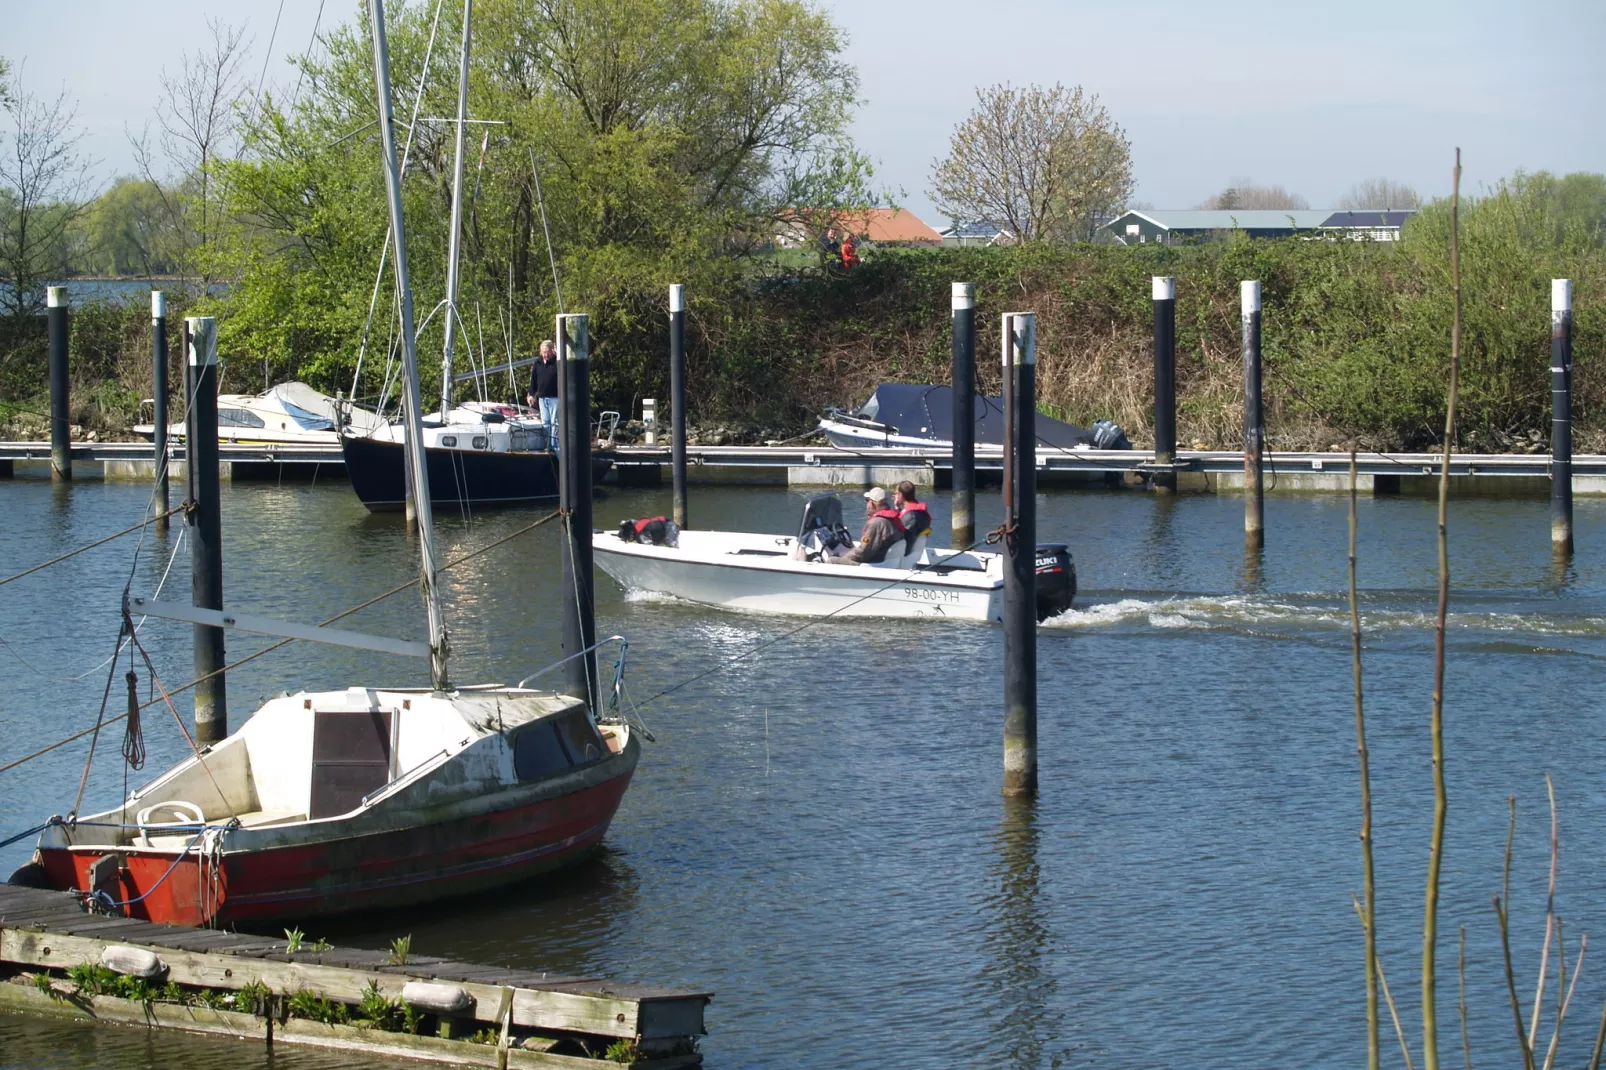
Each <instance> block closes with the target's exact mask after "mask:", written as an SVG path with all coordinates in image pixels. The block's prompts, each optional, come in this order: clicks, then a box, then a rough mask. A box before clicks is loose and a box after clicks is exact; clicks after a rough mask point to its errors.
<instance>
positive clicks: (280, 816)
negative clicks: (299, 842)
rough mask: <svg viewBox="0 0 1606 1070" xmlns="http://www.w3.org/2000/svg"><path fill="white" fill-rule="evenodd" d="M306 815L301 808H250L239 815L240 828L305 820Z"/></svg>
mask: <svg viewBox="0 0 1606 1070" xmlns="http://www.w3.org/2000/svg"><path fill="white" fill-rule="evenodd" d="M306 819H307V815H306V813H305V811H302V810H252V811H251V812H250V813H248V814H241V815H240V827H241V828H248V829H254V828H262V827H263V826H264V825H283V824H288V823H289V822H292V821H305V820H306Z"/></svg>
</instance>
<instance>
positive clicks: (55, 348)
mask: <svg viewBox="0 0 1606 1070" xmlns="http://www.w3.org/2000/svg"><path fill="white" fill-rule="evenodd" d="M45 323H46V328H47V329H48V331H49V334H50V478H51V480H52V481H53V482H56V483H69V482H71V481H72V400H71V398H70V397H69V396H68V386H67V329H68V328H67V287H65V286H50V287H47V288H46V290H45Z"/></svg>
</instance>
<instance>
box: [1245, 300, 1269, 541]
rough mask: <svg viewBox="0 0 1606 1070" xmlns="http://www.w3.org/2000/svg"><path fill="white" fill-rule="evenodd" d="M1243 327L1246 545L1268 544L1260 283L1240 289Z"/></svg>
mask: <svg viewBox="0 0 1606 1070" xmlns="http://www.w3.org/2000/svg"><path fill="white" fill-rule="evenodd" d="M1239 289H1240V291H1241V296H1242V304H1243V327H1244V546H1245V548H1246V549H1250V550H1260V549H1264V548H1265V545H1266V481H1265V471H1264V467H1263V459H1262V456H1261V454H1262V453H1263V451H1264V450H1265V448H1266V413H1265V410H1264V408H1263V407H1262V404H1261V398H1260V283H1259V282H1251V281H1247V280H1246V281H1245V282H1243V283H1242V284H1241V285H1240V287H1239Z"/></svg>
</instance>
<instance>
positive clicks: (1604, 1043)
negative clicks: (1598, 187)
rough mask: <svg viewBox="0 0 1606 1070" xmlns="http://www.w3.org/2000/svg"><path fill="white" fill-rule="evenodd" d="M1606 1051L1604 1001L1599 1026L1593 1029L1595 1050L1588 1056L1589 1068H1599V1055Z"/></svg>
mask: <svg viewBox="0 0 1606 1070" xmlns="http://www.w3.org/2000/svg"><path fill="white" fill-rule="evenodd" d="M1602 1051H1606V1003H1603V1004H1601V1008H1600V1028H1599V1029H1597V1030H1596V1031H1595V1051H1594V1053H1593V1054H1591V1055H1590V1057H1589V1070H1600V1057H1601V1053H1602Z"/></svg>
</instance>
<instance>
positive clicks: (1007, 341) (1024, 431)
mask: <svg viewBox="0 0 1606 1070" xmlns="http://www.w3.org/2000/svg"><path fill="white" fill-rule="evenodd" d="M1036 371H1037V316H1036V315H1035V314H1034V313H1031V312H1016V313H1012V314H1010V315H1006V316H1005V317H1004V377H1005V381H1006V382H1012V383H1013V389H1012V390H1011V392H1010V393H1011V394H1012V400H1013V402H1014V405H1013V410H1012V411H1013V415H1014V420H1013V424H1014V427H1013V428H1012V430H1013V432H1014V434H1013V435H1012V436H1011V438H1010V440H1009V441H1007V442H1006V443H1005V447H1004V448H1005V453H1006V455H1008V454H1013V462H1012V463H1011V465H1010V474H1009V475H1008V476H1006V479H1008V480H1009V481H1010V482H1011V484H1012V485H1011V486H1009V487H1008V498H1009V501H1008V502H1007V504H1006V513H1005V517H1004V524H1005V530H1006V535H1005V537H1004V794H1005V795H1036V794H1037V383H1036Z"/></svg>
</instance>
